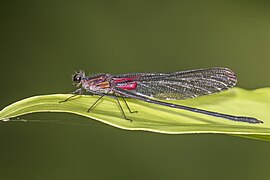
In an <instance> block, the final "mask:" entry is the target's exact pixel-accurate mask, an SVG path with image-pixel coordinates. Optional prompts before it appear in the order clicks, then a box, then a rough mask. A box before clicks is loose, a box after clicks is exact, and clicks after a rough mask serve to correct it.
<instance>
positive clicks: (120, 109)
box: [112, 96, 132, 122]
mask: <svg viewBox="0 0 270 180" xmlns="http://www.w3.org/2000/svg"><path fill="white" fill-rule="evenodd" d="M112 97H113V98H115V99H116V101H117V103H118V105H119V107H120V110H121V111H122V114H123V116H124V118H125V119H126V120H129V121H131V122H132V120H131V119H128V118H127V116H126V114H125V112H124V110H123V108H122V106H121V104H120V102H119V100H118V97H115V96H112Z"/></svg>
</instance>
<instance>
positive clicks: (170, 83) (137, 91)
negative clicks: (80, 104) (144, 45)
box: [60, 67, 263, 124]
mask: <svg viewBox="0 0 270 180" xmlns="http://www.w3.org/2000/svg"><path fill="white" fill-rule="evenodd" d="M72 81H73V84H74V85H75V86H76V87H79V89H77V90H76V91H74V92H73V94H74V95H72V96H70V97H69V98H67V99H66V100H64V101H60V102H66V101H68V100H70V99H71V98H72V97H74V96H77V95H79V94H83V93H84V92H87V93H90V94H95V95H100V97H99V98H98V99H97V100H96V101H95V102H94V103H93V104H92V106H91V107H90V108H89V109H88V112H89V111H90V110H91V109H92V108H93V107H94V106H95V105H96V104H97V102H98V101H99V100H100V99H101V98H103V97H104V96H110V97H113V98H115V99H116V101H117V103H118V105H119V107H120V109H121V111H122V114H123V116H124V118H125V119H128V118H127V117H126V115H125V112H124V110H123V108H122V106H121V104H120V102H119V100H118V98H119V97H121V98H123V100H124V103H125V104H126V106H127V108H128V110H129V112H130V113H133V112H137V111H131V110H130V108H129V106H128V104H127V102H126V100H125V98H126V97H127V98H134V99H138V100H142V101H145V102H148V103H154V104H159V105H163V106H168V107H171V108H177V109H182V110H187V111H192V112H195V113H201V114H206V115H210V116H215V117H220V118H225V119H229V120H233V121H240V122H247V123H254V124H255V123H263V122H262V121H260V120H258V119H256V118H253V117H245V116H234V115H229V114H223V113H219V112H213V111H208V110H203V109H198V108H194V107H188V106H183V105H179V104H173V103H168V102H164V101H159V100H157V99H160V100H180V99H187V98H196V97H199V96H203V95H209V94H213V93H217V92H221V91H225V90H227V89H229V88H232V87H234V86H235V84H236V82H237V78H236V75H235V73H234V72H232V71H231V70H230V69H228V68H221V67H213V68H206V69H195V70H188V71H179V72H172V73H156V72H150V73H128V74H119V75H111V74H105V73H102V74H95V75H92V76H86V75H85V73H84V72H83V71H79V72H76V73H75V74H74V75H73V76H72Z"/></svg>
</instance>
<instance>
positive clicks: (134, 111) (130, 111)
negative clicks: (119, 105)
mask: <svg viewBox="0 0 270 180" xmlns="http://www.w3.org/2000/svg"><path fill="white" fill-rule="evenodd" d="M122 98H123V100H124V102H125V104H126V106H127V108H128V110H129V112H130V113H138V111H131V109H130V107H129V106H128V103H127V101H126V99H125V98H124V97H122Z"/></svg>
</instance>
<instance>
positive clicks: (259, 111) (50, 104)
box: [0, 88, 270, 140]
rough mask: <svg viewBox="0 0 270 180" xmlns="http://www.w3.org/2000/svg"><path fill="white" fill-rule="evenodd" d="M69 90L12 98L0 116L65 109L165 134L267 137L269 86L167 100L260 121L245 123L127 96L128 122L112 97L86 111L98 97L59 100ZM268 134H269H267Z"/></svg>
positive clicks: (125, 126)
mask: <svg viewBox="0 0 270 180" xmlns="http://www.w3.org/2000/svg"><path fill="white" fill-rule="evenodd" d="M69 96H70V95H69V94H53V95H41V96H34V97H30V98H26V99H24V100H21V101H18V102H15V103H13V104H11V105H9V106H7V107H5V108H4V109H3V110H1V111H0V119H7V118H12V117H17V116H21V115H24V114H29V113H36V112H66V113H74V114H78V115H81V116H85V117H89V118H91V119H95V120H98V121H101V122H103V123H106V124H109V125H111V126H114V127H118V128H121V129H126V130H144V131H151V132H157V133H165V134H190V133H220V134H231V135H241V136H242V137H252V136H254V138H257V139H264V140H268V139H270V138H269V137H270V118H268V117H270V112H268V109H269V107H270V88H262V89H257V90H252V91H249V90H244V89H240V88H233V89H232V90H230V91H227V92H223V93H219V94H215V95H212V96H204V97H200V98H196V99H188V100H181V101H179V100H178V101H169V102H172V103H176V104H181V105H187V106H193V107H197V108H201V109H206V110H211V111H217V112H222V113H228V114H232V115H245V116H253V117H256V118H258V119H260V120H263V121H264V124H248V123H241V122H234V121H229V120H226V119H222V118H216V117H211V116H207V115H201V114H197V113H192V112H187V111H183V110H179V109H172V108H169V107H163V106H159V105H155V104H149V103H146V102H142V101H138V100H134V99H127V101H128V104H129V106H130V107H131V108H132V110H138V111H139V113H132V114H130V113H128V111H127V109H126V108H125V106H124V103H123V102H122V103H123V104H122V105H123V107H124V110H125V112H126V114H127V116H128V117H129V118H130V119H132V120H133V122H132V123H131V122H130V121H127V120H125V119H123V118H122V114H121V112H120V110H119V107H118V106H117V104H116V102H115V100H114V99H112V98H109V97H106V98H104V99H103V101H102V102H101V103H99V104H98V105H97V106H96V107H95V109H93V110H92V111H91V112H90V113H88V112H87V109H88V108H89V106H90V105H91V103H93V102H94V101H95V100H96V99H97V98H98V97H97V96H89V95H82V96H79V97H77V98H75V99H73V100H71V101H68V102H65V103H59V101H62V100H64V99H66V98H67V97H69ZM268 136H269V137H268Z"/></svg>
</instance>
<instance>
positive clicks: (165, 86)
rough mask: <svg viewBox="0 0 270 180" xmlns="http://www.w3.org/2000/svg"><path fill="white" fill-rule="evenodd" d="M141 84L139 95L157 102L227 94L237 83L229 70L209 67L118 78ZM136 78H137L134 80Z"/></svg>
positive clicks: (136, 91) (137, 92) (138, 85)
mask: <svg viewBox="0 0 270 180" xmlns="http://www.w3.org/2000/svg"><path fill="white" fill-rule="evenodd" d="M114 77H116V78H128V79H129V78H130V77H133V78H131V79H132V81H135V82H136V83H137V86H136V89H134V90H133V92H134V93H135V94H138V95H142V96H146V97H150V98H157V99H186V98H195V97H198V96H203V95H207V94H213V93H217V92H221V91H225V90H227V89H229V88H231V87H233V86H235V84H236V82H237V78H236V75H235V74H234V73H233V72H232V71H231V70H230V69H228V68H220V67H214V68H207V69H196V70H188V71H180V72H173V73H131V74H122V75H116V76H114ZM134 77H136V78H134Z"/></svg>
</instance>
